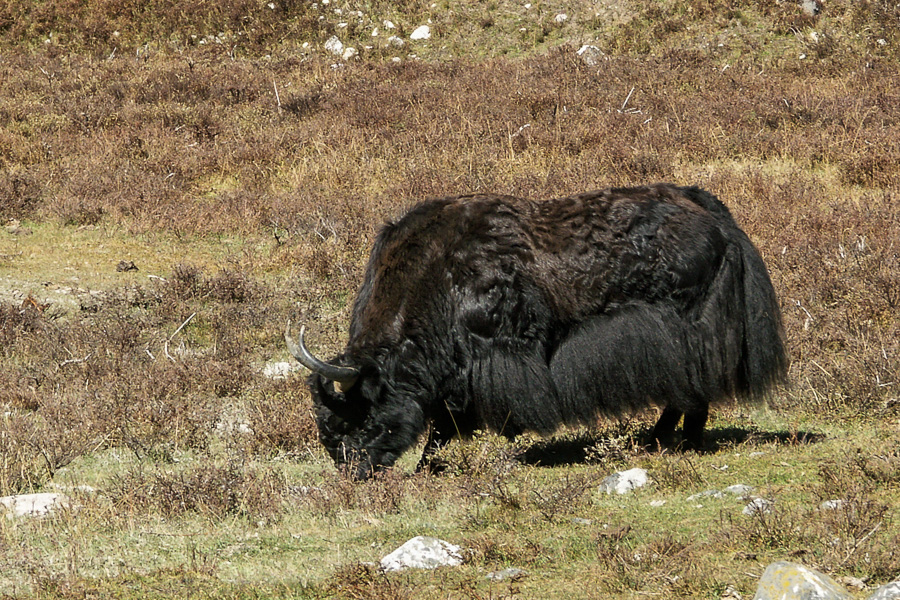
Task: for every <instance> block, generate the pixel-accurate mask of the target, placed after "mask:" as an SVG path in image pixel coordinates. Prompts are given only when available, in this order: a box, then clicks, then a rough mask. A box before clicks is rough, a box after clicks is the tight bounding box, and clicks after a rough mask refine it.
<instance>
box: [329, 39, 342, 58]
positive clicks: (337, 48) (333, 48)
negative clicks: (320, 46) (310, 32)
mask: <svg viewBox="0 0 900 600" xmlns="http://www.w3.org/2000/svg"><path fill="white" fill-rule="evenodd" d="M325 49H326V50H327V51H329V52H331V53H332V54H334V55H335V56H341V55H342V54H343V53H344V44H343V42H341V40H339V39H338V36H336V35H333V36H331V37H330V38H328V41H327V42H325Z"/></svg>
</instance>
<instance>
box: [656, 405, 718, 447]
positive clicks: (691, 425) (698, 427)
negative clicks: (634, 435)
mask: <svg viewBox="0 0 900 600" xmlns="http://www.w3.org/2000/svg"><path fill="white" fill-rule="evenodd" d="M682 415H684V426H683V428H682V435H681V444H680V445H679V449H681V450H696V451H700V450H702V449H703V430H704V428H705V427H706V420H707V418H708V417H709V404H707V403H705V402H703V403H700V404H698V405H697V406H695V407H694V408H692V409H690V410H687V411H682V410H681V409H679V408H675V407H674V406H672V405H671V404H669V405H668V406H666V408H665V409H664V410H663V412H662V414H661V415H660V416H659V420H657V421H656V425H655V426H654V427H653V432H652V433H651V434H650V436H651V440H652V441H651V446H652V447H653V448H654V449H659V450H667V449H670V448H674V447H675V428H676V427H677V426H678V421H680V420H681V416H682Z"/></svg>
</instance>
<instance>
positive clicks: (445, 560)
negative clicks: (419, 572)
mask: <svg viewBox="0 0 900 600" xmlns="http://www.w3.org/2000/svg"><path fill="white" fill-rule="evenodd" d="M462 562H463V561H462V556H461V555H460V548H459V546H455V545H453V544H451V543H450V542H445V541H444V540H439V539H438V538H436V537H430V536H424V535H420V536H417V537H414V538H412V539H411V540H409V541H408V542H406V543H405V544H403V545H402V546H400V547H399V548H397V549H396V550H394V551H393V552H391V553H390V554H388V555H387V556H385V557H384V558H382V559H381V568H382V569H383V570H385V571H400V570H402V569H406V568H410V569H434V568H436V567H458V566H459V565H461V564H462Z"/></svg>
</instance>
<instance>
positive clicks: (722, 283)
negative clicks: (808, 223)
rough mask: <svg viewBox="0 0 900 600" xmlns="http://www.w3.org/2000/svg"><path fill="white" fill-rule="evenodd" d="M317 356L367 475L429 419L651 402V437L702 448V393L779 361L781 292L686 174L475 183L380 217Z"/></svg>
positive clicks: (490, 424)
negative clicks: (573, 185)
mask: <svg viewBox="0 0 900 600" xmlns="http://www.w3.org/2000/svg"><path fill="white" fill-rule="evenodd" d="M349 333H350V340H349V342H348V344H347V346H346V349H345V350H344V351H343V353H341V354H340V355H339V356H337V357H335V358H334V359H333V360H331V361H329V362H324V361H322V360H320V359H318V358H316V357H315V356H313V355H312V354H311V353H310V352H309V351H308V350H307V349H306V347H305V346H304V342H303V330H302V329H301V331H300V336H299V339H298V340H296V341H295V340H294V338H293V337H292V333H291V326H290V323H288V327H287V330H286V331H285V339H286V341H287V344H288V347H289V349H290V351H291V353H292V354H293V355H294V356H295V357H296V358H297V359H298V360H299V361H300V362H301V363H302V364H303V365H305V366H306V367H308V368H309V369H311V370H312V371H313V374H312V375H311V376H310V378H309V385H310V387H311V390H312V397H313V401H314V403H315V408H316V412H317V415H316V418H317V424H318V428H319V435H320V439H321V441H322V443H323V444H324V445H325V447H326V448H327V449H328V451H329V453H330V454H331V455H332V457H333V458H334V459H335V461H336V462H337V464H338V465H339V466H341V467H345V466H347V465H353V466H354V468H355V471H354V473H353V474H354V475H355V476H356V477H358V478H366V477H368V476H370V475H371V474H372V473H373V471H375V470H378V469H381V468H384V467H388V466H390V465H392V464H393V463H394V462H395V461H396V460H397V458H398V457H399V456H400V455H401V454H402V453H403V452H404V451H406V450H407V449H409V448H410V447H411V446H413V445H414V444H415V443H416V441H417V440H418V439H419V437H420V436H421V435H422V434H423V433H424V432H425V431H426V430H427V429H428V428H429V426H430V428H431V433H430V438H429V440H428V443H427V444H426V447H425V453H424V455H423V457H422V462H421V463H420V466H422V465H423V464H425V463H426V462H427V461H428V460H429V457H430V455H431V453H432V452H433V451H434V450H435V448H437V447H439V446H440V445H441V444H444V443H446V442H447V441H448V440H449V439H450V438H452V437H454V436H457V435H469V434H472V433H473V432H474V431H475V430H478V429H489V430H493V431H496V432H499V433H502V434H504V435H506V436H510V437H511V436H515V435H517V434H520V433H522V432H524V431H535V432H539V433H544V434H546V433H551V432H553V431H554V430H555V429H557V428H558V427H559V426H560V425H562V424H577V423H592V422H595V421H596V418H597V416H598V415H613V416H614V415H620V414H623V413H626V412H631V411H638V410H641V409H644V408H646V407H648V406H652V405H660V406H663V407H664V410H663V412H662V416H661V417H660V419H659V421H658V422H657V424H656V426H655V428H654V430H653V438H654V439H655V440H656V441H657V443H659V444H660V445H661V446H668V445H671V444H672V443H673V442H674V431H675V428H676V426H677V424H678V422H679V420H680V419H681V416H682V415H684V426H683V435H682V444H683V446H684V447H685V448H700V447H701V445H702V442H703V429H704V426H705V424H706V419H707V414H708V409H709V405H710V404H711V403H713V402H716V401H718V400H721V399H724V398H727V397H736V398H738V399H742V400H749V399H754V398H759V397H761V396H762V395H764V394H765V393H766V392H767V391H768V390H770V389H771V387H772V386H773V385H774V384H776V383H778V382H780V381H782V380H783V379H784V378H785V377H786V370H787V356H786V353H785V346H784V341H783V333H782V325H781V316H780V312H779V306H778V301H777V299H776V297H775V292H774V290H773V288H772V284H771V281H770V279H769V275H768V273H767V271H766V267H765V264H764V263H763V260H762V258H761V257H760V255H759V253H758V252H757V250H756V248H755V247H754V246H753V244H752V242H751V241H750V239H749V238H748V237H747V235H746V234H745V233H744V232H743V231H741V229H740V228H738V226H737V225H736V224H735V222H734V220H733V219H732V217H731V214H730V213H729V211H728V209H727V208H726V207H725V205H723V204H722V203H721V202H720V201H719V200H718V199H717V198H716V197H715V196H713V195H712V194H710V193H708V192H706V191H704V190H702V189H700V188H697V187H677V186H674V185H669V184H656V185H650V186H644V187H634V188H612V189H606V190H600V191H594V192H587V193H583V194H578V195H575V196H570V197H568V198H559V199H555V200H548V201H543V202H535V201H531V200H524V199H521V198H514V197H510V196H499V195H488V194H473V195H467V196H458V197H452V198H441V199H436V200H429V201H426V202H423V203H421V204H419V205H417V206H416V207H414V208H413V209H412V210H410V211H409V212H408V213H407V214H406V215H405V216H403V217H402V218H401V219H400V220H398V221H396V222H394V223H389V224H387V225H386V226H385V227H384V229H382V231H381V232H380V234H379V235H378V238H377V240H376V241H375V245H374V247H373V248H372V252H371V256H370V259H369V264H368V267H367V268H366V272H365V277H364V280H363V283H362V286H361V287H360V290H359V294H358V296H357V298H356V301H355V304H354V305H353V312H352V317H351V321H350V332H349Z"/></svg>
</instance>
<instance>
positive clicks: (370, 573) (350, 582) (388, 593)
mask: <svg viewBox="0 0 900 600" xmlns="http://www.w3.org/2000/svg"><path fill="white" fill-rule="evenodd" d="M322 589H323V590H324V591H325V593H326V594H327V597H337V598H351V599H353V600H405V599H406V598H414V597H415V589H414V588H413V587H412V586H410V583H409V581H408V578H406V577H404V576H402V575H400V576H396V575H388V574H387V573H385V572H384V571H382V570H381V569H378V568H377V567H376V566H373V565H368V564H362V563H353V564H350V565H346V566H343V567H341V568H340V569H338V570H337V571H336V572H335V573H334V574H333V575H332V576H331V577H330V578H329V579H328V580H326V581H325V582H324V583H323V584H322Z"/></svg>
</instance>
